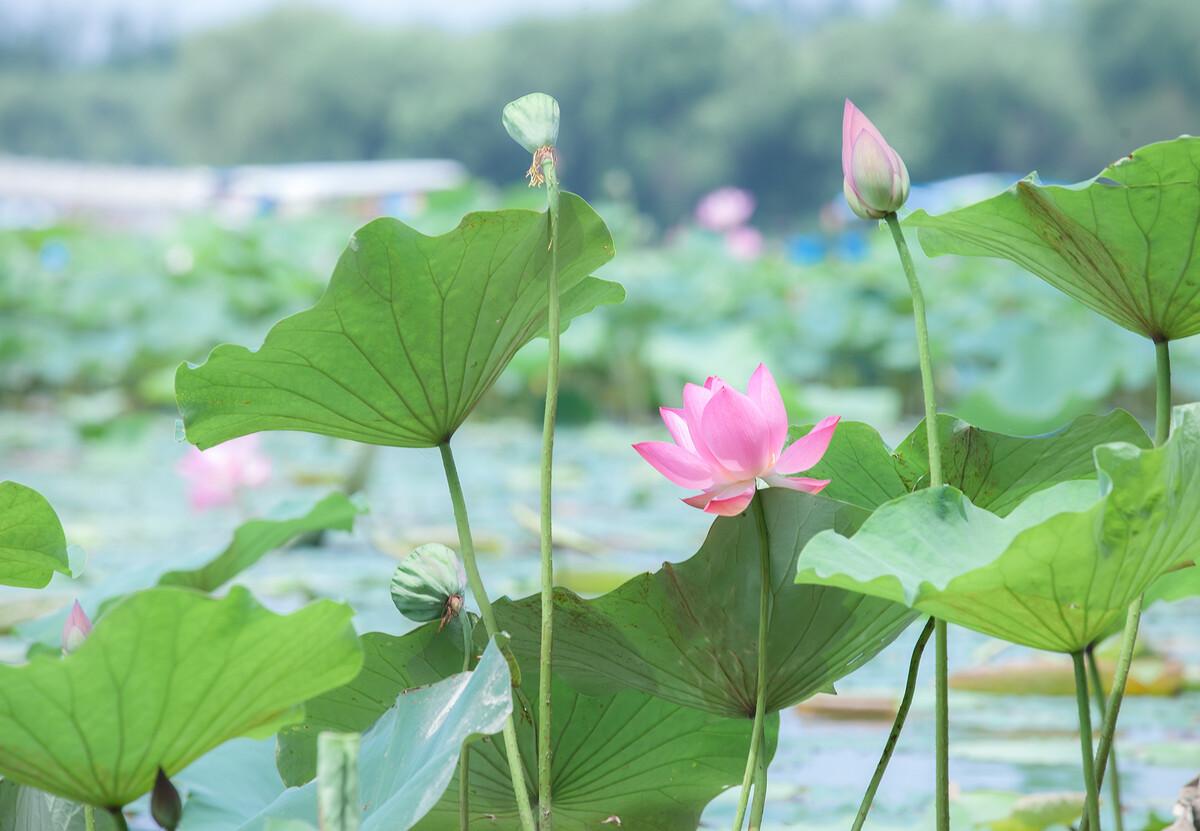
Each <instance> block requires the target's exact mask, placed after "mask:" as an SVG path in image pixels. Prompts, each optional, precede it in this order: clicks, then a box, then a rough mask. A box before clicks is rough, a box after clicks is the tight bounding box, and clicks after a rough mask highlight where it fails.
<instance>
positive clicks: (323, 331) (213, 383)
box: [176, 194, 624, 448]
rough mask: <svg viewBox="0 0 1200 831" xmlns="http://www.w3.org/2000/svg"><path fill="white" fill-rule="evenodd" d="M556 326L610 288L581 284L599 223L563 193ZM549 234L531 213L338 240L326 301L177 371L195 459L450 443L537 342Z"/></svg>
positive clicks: (600, 241)
mask: <svg viewBox="0 0 1200 831" xmlns="http://www.w3.org/2000/svg"><path fill="white" fill-rule="evenodd" d="M561 210H562V214H561V220H560V230H559V248H558V263H559V285H560V288H561V291H562V305H563V308H562V315H563V319H564V320H565V321H569V320H570V319H571V318H573V317H576V316H578V315H580V314H583V313H584V312H587V311H589V310H590V309H592V308H593V307H595V306H597V305H599V304H602V303H612V302H619V301H620V300H621V299H622V298H623V297H624V292H623V291H622V289H621V287H620V286H618V285H616V284H614V283H609V282H605V281H602V280H598V279H596V278H594V277H589V276H588V274H589V272H590V271H591V270H592V269H593V268H595V267H598V266H600V265H602V264H603V263H604V262H606V261H607V260H608V259H609V258H610V257H611V256H612V253H613V251H612V239H611V238H610V236H609V234H608V229H607V228H605V226H604V223H603V221H602V220H601V219H600V217H599V216H597V215H596V213H595V212H594V211H593V210H592V209H591V208H590V207H589V206H588V205H587V203H586V202H584V201H583V200H582V199H579V198H578V197H575V196H573V195H570V194H564V198H563V200H562V208H561ZM549 267H550V252H549V226H548V223H547V222H546V219H545V216H544V215H543V214H540V213H535V212H531V211H517V210H513V211H498V212H489V213H483V212H481V213H473V214H468V215H467V216H466V217H465V218H464V219H463V221H462V223H461V224H460V225H459V226H458V228H457V229H455V230H454V231H451V232H450V233H448V234H445V235H442V236H440V237H427V236H425V235H423V234H420V233H419V232H417V231H415V230H413V229H412V228H409V227H408V226H406V225H404V224H403V223H401V222H399V221H396V220H392V219H378V220H375V221H374V222H372V223H370V224H368V225H366V226H365V227H363V228H362V229H360V230H359V231H358V233H357V234H355V236H354V237H352V238H351V242H350V245H349V247H348V248H347V249H346V252H345V253H344V254H343V255H342V257H341V259H340V260H339V261H338V266H337V268H336V269H335V271H334V274H333V278H332V280H331V282H330V285H329V290H328V291H327V292H326V294H325V295H324V297H322V299H321V300H320V302H318V303H317V305H316V306H314V307H313V308H311V309H309V310H307V311H304V312H301V313H300V314H298V315H295V316H293V317H290V318H287V319H285V320H283V321H281V322H280V323H278V324H276V325H275V327H274V328H273V329H272V330H271V332H270V333H269V334H268V335H267V339H266V341H265V343H264V344H263V346H262V348H261V349H259V350H258V351H257V352H250V351H249V350H247V349H245V348H242V347H237V346H223V347H218V348H217V349H216V350H214V351H213V353H212V354H211V355H210V356H209V358H208V360H207V361H206V362H205V363H204V364H202V365H200V366H198V367H189V366H186V365H184V366H181V367H180V368H179V371H178V373H177V375H176V395H177V398H178V400H179V407H180V410H181V412H182V413H183V418H184V423H185V425H186V428H187V435H188V439H189V440H190V441H191V442H193V443H194V444H196V445H198V446H199V447H201V448H205V447H211V446H212V445H214V444H219V443H220V442H222V441H226V440H228V439H231V438H234V437H236V436H241V435H246V434H247V433H253V432H258V431H261V430H304V431H308V432H313V433H321V434H323V435H328V436H335V437H338V438H348V439H355V440H358V441H363V442H367V443H371V444H386V445H395V446H399V447H433V446H435V445H437V444H440V443H442V442H444V441H446V440H448V439H449V438H450V436H452V435H453V434H454V431H455V430H456V429H458V426H459V425H460V424H462V422H463V420H464V419H466V417H467V415H468V414H469V413H470V412H471V410H472V408H473V407H474V406H475V404H476V402H477V401H478V400H479V398H480V396H482V395H483V394H484V393H485V392H487V390H488V389H489V388H490V387H491V385H492V384H493V383H495V381H496V378H497V377H498V376H499V374H500V372H501V371H502V370H503V369H504V367H505V366H506V365H507V364H508V362H509V360H511V358H512V356H513V355H514V354H516V352H517V350H518V349H520V348H521V347H522V346H524V345H525V344H526V343H528V342H529V341H531V340H533V339H534V338H535V337H537V336H538V335H539V334H541V333H542V332H544V331H545V325H546V324H545V317H546V289H545V286H546V282H545V272H546V270H547V269H548V268H549Z"/></svg>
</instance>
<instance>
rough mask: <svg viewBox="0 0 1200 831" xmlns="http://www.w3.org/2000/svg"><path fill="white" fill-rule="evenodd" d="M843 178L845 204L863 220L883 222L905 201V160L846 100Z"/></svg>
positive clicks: (843, 127) (868, 120)
mask: <svg viewBox="0 0 1200 831" xmlns="http://www.w3.org/2000/svg"><path fill="white" fill-rule="evenodd" d="M842 177H843V181H842V190H843V191H844V192H845V194H846V202H847V203H848V204H849V205H850V210H852V211H854V213H856V214H858V215H859V216H860V217H862V218H863V219H883V217H885V216H887V215H888V214H890V213H895V212H896V211H898V210H899V209H900V208H901V207H903V205H904V203H905V202H906V201H907V200H908V191H909V180H908V168H906V167H905V166H904V160H903V159H902V158H900V154H899V153H897V152H896V151H895V150H893V149H892V147H891V145H889V144H888V143H887V142H886V141H885V140H884V138H883V135H882V134H881V133H880V132H879V130H877V129H875V125H874V124H872V123H871V120H870V119H869V118H867V117H866V116H865V115H863V113H862V111H860V110H859V109H858V107H856V106H854V104H853V103H852V102H851V101H850V100H849V99H846V108H845V111H844V113H843V115H842Z"/></svg>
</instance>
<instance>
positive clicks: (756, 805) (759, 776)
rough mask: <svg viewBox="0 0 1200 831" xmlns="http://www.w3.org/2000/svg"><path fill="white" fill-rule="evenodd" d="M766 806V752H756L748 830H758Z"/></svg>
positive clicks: (760, 826)
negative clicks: (756, 758) (756, 759)
mask: <svg viewBox="0 0 1200 831" xmlns="http://www.w3.org/2000/svg"><path fill="white" fill-rule="evenodd" d="M766 808H767V754H766V753H759V754H758V764H757V765H756V767H755V773H754V802H753V804H752V805H751V806H750V828H749V831H759V829H761V828H762V821H763V813H764V812H765V811H766Z"/></svg>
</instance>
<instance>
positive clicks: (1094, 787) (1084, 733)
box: [1071, 652, 1100, 831]
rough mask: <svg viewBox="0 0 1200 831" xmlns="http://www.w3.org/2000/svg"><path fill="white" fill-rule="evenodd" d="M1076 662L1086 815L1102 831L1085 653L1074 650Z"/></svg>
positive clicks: (1094, 826) (1093, 826) (1095, 830)
mask: <svg viewBox="0 0 1200 831" xmlns="http://www.w3.org/2000/svg"><path fill="white" fill-rule="evenodd" d="M1071 659H1072V660H1073V661H1074V662H1075V703H1076V704H1077V705H1078V708H1079V748H1080V751H1081V753H1082V758H1083V784H1084V787H1085V788H1086V790H1087V801H1086V802H1085V803H1084V816H1086V817H1087V820H1088V822H1089V823H1090V825H1091V827H1092V828H1093V829H1094V831H1100V797H1099V784H1098V783H1097V782H1096V771H1095V767H1094V766H1093V764H1092V708H1091V704H1089V703H1088V681H1087V670H1086V669H1085V668H1084V665H1083V664H1084V661H1083V653H1082V652H1072V653H1071Z"/></svg>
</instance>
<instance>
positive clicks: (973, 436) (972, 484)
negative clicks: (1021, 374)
mask: <svg viewBox="0 0 1200 831" xmlns="http://www.w3.org/2000/svg"><path fill="white" fill-rule="evenodd" d="M803 432H804V431H803V429H799V430H797V429H795V428H793V430H792V433H793V436H792V438H793V439H794V438H796V437H798V435H802V434H803ZM938 436H939V438H940V439H941V441H940V446H941V449H942V475H943V476H944V478H945V481H946V484H948V485H953V486H954V487H955V488H957V489H958V490H960V491H962V492H963V494H964V495H965V496H966V497H967V498H968V499H970V500H971V503H972V504H973V505H975V506H976V507H978V508H986V509H987V510H989V511H991V512H992V513H994V514H997V515H999V516H1007V515H1008V514H1010V513H1012V511H1013V509H1014V508H1016V507H1017V506H1018V505H1019V504H1020V503H1021V502H1022V501H1023V500H1024V499H1025V498H1026V497H1027V496H1029V495H1030V494H1032V493H1034V492H1036V491H1038V490H1041V489H1042V488H1046V487H1049V486H1050V485H1054V484H1057V483H1059V482H1069V481H1071V480H1074V479H1092V478H1094V477H1095V475H1096V468H1095V465H1094V463H1093V461H1092V448H1094V447H1095V446H1096V445H1099V444H1104V443H1106V442H1128V443H1130V444H1134V445H1136V446H1138V447H1149V446H1150V438H1149V437H1148V436H1147V435H1146V433H1145V431H1144V430H1142V428H1141V427H1140V426H1139V425H1138V423H1137V421H1135V420H1134V418H1133V417H1132V416H1130V415H1129V413H1127V412H1125V411H1124V410H1115V411H1113V412H1111V413H1109V414H1108V415H1106V416H1080V417H1079V418H1077V419H1075V421H1073V422H1071V423H1070V424H1068V425H1067V426H1066V427H1063V428H1062V429H1060V430H1057V431H1055V432H1053V433H1049V434H1046V435H1043V436H1032V437H1025V436H1006V435H1003V434H1001V433H993V432H990V431H988V430H980V429H979V428H978V427H973V426H972V425H970V424H968V423H967V422H965V421H962V420H961V419H956V418H954V417H953V416H950V415H940V416H938ZM806 475H810V476H813V477H814V478H817V479H829V480H830V483H829V486H828V487H827V488H826V489H825V490H824V491H822V494H823V495H825V496H828V497H831V498H833V499H839V500H841V501H843V502H848V503H850V504H852V505H858V506H859V507H861V508H865V509H867V510H869V511H871V510H874V509H876V508H878V507H879V506H881V505H883V504H884V503H886V502H890V501H891V500H893V499H895V498H897V497H900V496H904V495H905V494H907V493H911V492H913V491H915V490H917V489H918V488H925V487H928V486H929V478H928V477H929V449H928V444H927V443H926V431H925V423H924V422H921V423H920V424H918V425H917V427H916V429H914V430H913V431H912V432H911V433H909V434H908V437H907V438H905V439H904V441H902V442H901V443H900V445H899V446H898V447H897V448H896V449H895V450H894V451H889V450H888V448H887V445H886V444H885V443H884V441H883V438H882V437H881V436H880V435H879V434H878V433H877V432H875V430H874V429H873V428H872V427H870V426H868V425H866V424H861V423H857V422H849V423H843V424H839V425H838V429H837V432H835V433H834V436H833V441H832V442H830V445H829V450H828V451H827V452H826V453H825V457H824V458H823V459H822V460H821V461H820V462H819V463H818V464H817V465H816V466H815V467H813V468H812V470H811V471H809V472H808V473H807V474H806Z"/></svg>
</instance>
